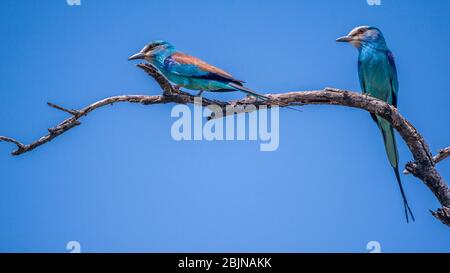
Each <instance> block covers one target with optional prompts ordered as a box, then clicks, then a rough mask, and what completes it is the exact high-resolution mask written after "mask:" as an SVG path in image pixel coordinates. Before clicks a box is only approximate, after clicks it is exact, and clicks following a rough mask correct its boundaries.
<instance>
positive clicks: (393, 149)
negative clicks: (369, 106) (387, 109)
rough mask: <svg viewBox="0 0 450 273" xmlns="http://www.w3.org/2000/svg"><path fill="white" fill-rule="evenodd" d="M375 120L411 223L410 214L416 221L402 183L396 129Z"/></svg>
mask: <svg viewBox="0 0 450 273" xmlns="http://www.w3.org/2000/svg"><path fill="white" fill-rule="evenodd" d="M373 118H374V119H376V121H377V124H378V127H379V128H380V130H381V134H382V135H383V141H384V146H385V149H386V154H387V156H388V159H389V162H390V163H391V166H392V168H393V169H394V172H395V176H396V178H397V183H398V186H399V187H400V193H401V194H402V198H403V205H404V206H405V215H406V221H407V222H408V223H409V217H408V213H409V214H410V215H411V219H412V220H413V221H415V219H414V215H413V214H412V212H411V208H410V207H409V204H408V200H407V199H406V194H405V191H404V190H403V185H402V181H401V179H400V173H399V171H398V151H397V143H396V141H395V135H394V129H393V128H392V125H391V124H390V123H389V122H388V121H387V120H385V119H383V118H381V117H379V116H375V115H374V116H373Z"/></svg>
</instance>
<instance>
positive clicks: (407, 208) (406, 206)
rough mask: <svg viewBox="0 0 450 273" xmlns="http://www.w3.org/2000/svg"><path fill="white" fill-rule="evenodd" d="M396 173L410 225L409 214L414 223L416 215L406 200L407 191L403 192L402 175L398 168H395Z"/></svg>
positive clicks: (407, 220)
mask: <svg viewBox="0 0 450 273" xmlns="http://www.w3.org/2000/svg"><path fill="white" fill-rule="evenodd" d="M394 172H395V177H396V178H397V182H398V186H399V187H400V192H401V194H402V197H403V205H404V206H405V215H406V222H407V223H409V217H408V213H409V214H410V215H411V219H412V220H413V221H415V219H414V215H413V213H412V211H411V208H410V207H409V204H408V200H406V194H405V191H404V190H403V185H402V180H401V179H400V173H399V172H398V167H397V168H394Z"/></svg>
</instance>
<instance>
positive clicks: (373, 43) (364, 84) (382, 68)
mask: <svg viewBox="0 0 450 273" xmlns="http://www.w3.org/2000/svg"><path fill="white" fill-rule="evenodd" d="M336 41H337V42H347V43H350V44H352V45H353V46H355V47H356V48H357V49H358V51H359V56H358V74H359V81H360V85H361V89H362V93H363V94H368V95H370V96H372V97H375V98H378V99H380V100H383V101H385V102H387V103H389V104H391V105H393V106H395V107H397V99H398V79H397V68H396V66H395V62H394V56H393V54H392V52H391V51H390V50H389V48H388V47H387V44H386V40H385V39H384V36H383V33H382V32H381V31H380V30H379V29H378V28H376V27H371V26H359V27H356V28H354V29H353V30H352V31H350V33H349V34H348V35H346V36H343V37H340V38H338V39H337V40H336ZM371 116H372V119H373V120H374V121H375V122H376V123H377V125H378V128H379V129H380V131H381V135H382V137H383V141H384V146H385V149H386V154H387V157H388V159H389V162H390V164H391V166H392V168H393V169H394V173H395V176H396V179H397V182H398V185H399V187H400V193H401V195H402V198H403V204H404V208H405V214H406V221H407V222H409V217H408V213H409V214H410V215H411V218H412V220H413V221H414V216H413V214H412V212H411V209H410V207H409V204H408V201H407V199H406V195H405V191H404V189H403V186H402V181H401V179H400V173H399V170H398V161H399V157H398V150H397V144H396V141H395V135H394V130H393V128H392V125H391V124H390V123H389V122H388V121H387V120H385V119H383V118H382V117H380V116H377V115H374V114H371Z"/></svg>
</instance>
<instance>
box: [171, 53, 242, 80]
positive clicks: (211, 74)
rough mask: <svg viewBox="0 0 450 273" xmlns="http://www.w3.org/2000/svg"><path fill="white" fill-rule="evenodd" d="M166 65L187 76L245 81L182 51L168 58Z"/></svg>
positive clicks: (176, 72) (174, 71) (172, 70)
mask: <svg viewBox="0 0 450 273" xmlns="http://www.w3.org/2000/svg"><path fill="white" fill-rule="evenodd" d="M164 66H165V68H166V69H167V70H168V71H170V72H172V73H175V74H178V75H181V76H185V77H195V78H202V79H207V80H216V81H226V82H234V83H237V84H240V85H242V83H243V81H241V80H237V79H235V78H233V76H231V75H230V74H229V73H227V72H225V71H224V70H222V69H220V68H217V67H215V66H212V65H210V64H208V63H206V62H204V61H202V60H200V59H198V58H196V57H192V56H189V55H186V54H184V53H181V52H177V53H174V54H172V55H171V56H170V57H168V58H166V59H165V60H164Z"/></svg>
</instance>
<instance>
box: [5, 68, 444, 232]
mask: <svg viewBox="0 0 450 273" xmlns="http://www.w3.org/2000/svg"><path fill="white" fill-rule="evenodd" d="M138 67H140V68H141V69H143V70H144V71H145V72H147V73H148V74H149V75H150V76H152V77H153V78H154V79H155V80H156V81H157V82H158V84H159V85H160V87H161V89H162V90H163V95H158V96H148V95H123V96H114V97H109V98H106V99H103V100H100V101H97V102H95V103H93V104H90V105H88V106H86V107H84V108H82V109H80V110H72V109H67V108H64V107H61V106H58V105H56V104H53V103H49V106H51V107H53V108H56V109H58V110H61V111H64V112H66V113H69V114H70V115H71V117H70V118H68V119H66V120H64V121H63V122H61V123H59V124H58V125H56V126H55V127H54V128H50V129H48V131H49V134H47V135H45V136H43V137H41V138H40V139H38V140H37V141H35V142H33V143H31V144H28V145H24V144H22V143H21V142H19V141H17V140H15V139H12V138H9V137H3V136H0V141H5V142H10V143H13V144H15V145H16V146H17V147H18V149H17V150H16V151H14V152H13V153H12V154H13V155H21V154H23V153H26V152H29V151H31V150H33V149H35V148H37V147H39V146H41V145H43V144H45V143H47V142H49V141H51V140H53V139H54V138H56V137H58V136H59V135H61V134H63V133H65V132H67V131H69V130H70V129H72V128H74V127H76V126H78V125H80V124H81V123H80V122H79V119H80V118H81V117H83V116H86V115H88V114H89V113H90V112H92V111H94V110H95V109H98V108H101V107H103V106H105V105H112V104H114V103H119V102H129V103H139V104H144V105H150V104H160V103H182V104H187V103H195V102H194V99H195V96H193V95H191V94H189V93H186V92H182V91H179V90H177V89H176V88H174V87H172V85H171V84H170V83H169V81H168V80H167V79H166V78H165V77H164V76H163V75H162V74H161V73H159V72H158V70H157V69H156V68H155V67H153V66H151V65H149V64H139V65H138ZM266 96H269V97H270V98H271V99H272V100H273V102H268V101H260V100H255V99H254V98H251V97H246V98H244V99H241V100H237V101H231V102H222V101H217V100H209V99H203V100H202V105H203V106H210V105H216V106H219V107H220V108H221V109H222V110H223V112H224V114H225V115H226V114H227V113H229V112H227V111H226V109H227V107H235V109H237V111H234V112H235V113H236V112H238V113H239V111H240V110H239V109H244V110H242V112H247V111H246V109H245V106H246V105H253V106H256V109H259V107H261V106H264V107H277V106H280V107H285V106H298V105H307V104H325V105H340V106H347V107H353V108H359V109H362V110H365V111H368V112H370V113H373V114H376V115H379V116H381V117H383V118H384V119H386V120H388V121H389V122H390V123H391V124H392V126H393V127H394V128H395V129H396V130H397V131H398V132H399V134H400V136H401V137H402V138H403V140H404V141H405V142H406V144H407V145H408V148H409V150H410V151H411V153H412V155H413V158H414V161H412V162H409V163H408V164H407V165H406V170H407V171H408V172H410V173H411V174H413V175H414V176H415V177H417V178H419V179H420V180H422V181H423V182H424V184H425V185H426V186H428V188H429V189H430V190H431V191H432V192H433V193H434V195H435V196H436V198H437V199H438V200H439V202H440V203H441V205H442V208H439V209H438V210H437V211H436V212H432V213H433V215H434V216H435V217H436V218H437V219H439V220H440V221H441V222H442V223H444V224H446V225H448V226H450V189H449V187H448V186H447V184H446V182H445V181H444V179H443V178H442V177H441V175H440V174H439V173H438V172H437V170H436V169H435V167H434V166H435V163H437V162H439V161H441V160H443V159H444V158H446V157H448V156H449V154H450V151H449V150H450V149H449V148H450V147H449V148H446V149H444V150H442V151H441V152H440V153H439V154H438V155H436V156H435V157H433V156H432V155H431V153H430V149H429V147H428V144H427V143H426V141H425V139H424V138H423V137H422V136H421V135H420V134H419V132H418V131H417V130H416V128H414V126H413V125H412V124H411V123H410V122H409V121H408V120H406V119H405V118H404V117H403V116H402V115H401V114H400V113H399V111H398V110H397V109H396V108H395V107H393V106H391V105H389V104H387V103H385V102H383V101H381V100H378V99H376V98H373V97H370V96H366V95H361V94H359V93H355V92H350V91H345V90H339V89H335V88H325V89H323V90H315V91H302V92H290V93H282V94H272V95H271V94H267V95H266ZM253 109H255V108H253Z"/></svg>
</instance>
